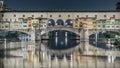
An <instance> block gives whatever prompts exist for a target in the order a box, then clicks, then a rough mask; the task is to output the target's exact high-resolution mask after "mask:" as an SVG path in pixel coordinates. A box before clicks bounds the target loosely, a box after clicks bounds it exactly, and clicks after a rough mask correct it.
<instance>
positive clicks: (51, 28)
mask: <svg viewBox="0 0 120 68" xmlns="http://www.w3.org/2000/svg"><path fill="white" fill-rule="evenodd" d="M54 30H66V31H70V32H73V33H75V34H79V31H78V28H72V27H48V28H47V29H46V30H45V31H44V32H41V34H42V35H43V34H45V33H48V32H50V31H54Z"/></svg>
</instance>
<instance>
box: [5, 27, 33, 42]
mask: <svg viewBox="0 0 120 68" xmlns="http://www.w3.org/2000/svg"><path fill="white" fill-rule="evenodd" d="M8 31H13V32H18V33H20V32H22V33H25V34H28V35H29V36H30V39H31V40H35V30H34V29H33V30H27V29H14V30H13V29H9V30H5V33H6V34H7V32H8Z"/></svg>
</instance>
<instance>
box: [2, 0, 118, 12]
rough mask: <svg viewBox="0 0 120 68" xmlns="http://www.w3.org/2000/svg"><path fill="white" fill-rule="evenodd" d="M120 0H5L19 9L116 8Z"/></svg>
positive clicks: (13, 7) (11, 6)
mask: <svg viewBox="0 0 120 68" xmlns="http://www.w3.org/2000/svg"><path fill="white" fill-rule="evenodd" d="M117 2H120V0H4V3H5V4H6V5H8V6H9V7H10V8H12V9H17V10H115V8H116V3H117Z"/></svg>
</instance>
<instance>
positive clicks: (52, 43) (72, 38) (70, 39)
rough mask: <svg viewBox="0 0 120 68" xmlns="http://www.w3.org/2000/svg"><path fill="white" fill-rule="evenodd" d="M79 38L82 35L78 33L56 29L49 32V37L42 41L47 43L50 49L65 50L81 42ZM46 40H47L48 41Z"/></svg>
mask: <svg viewBox="0 0 120 68" xmlns="http://www.w3.org/2000/svg"><path fill="white" fill-rule="evenodd" d="M79 38H80V36H78V35H76V34H75V33H73V32H69V31H65V30H56V31H51V32H49V39H47V40H42V43H43V44H47V47H48V48H50V49H54V50H64V49H69V48H72V47H75V46H77V45H78V44H80V40H79ZM43 39H44V38H43ZM45 41H47V43H46V42H45Z"/></svg>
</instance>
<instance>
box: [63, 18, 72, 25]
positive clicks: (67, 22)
mask: <svg viewBox="0 0 120 68" xmlns="http://www.w3.org/2000/svg"><path fill="white" fill-rule="evenodd" d="M72 23H73V22H72V20H71V19H67V20H66V21H65V24H66V26H72Z"/></svg>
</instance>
